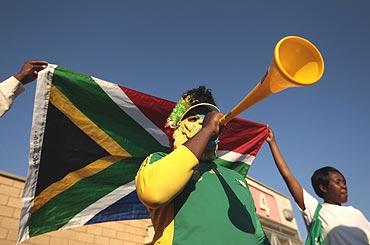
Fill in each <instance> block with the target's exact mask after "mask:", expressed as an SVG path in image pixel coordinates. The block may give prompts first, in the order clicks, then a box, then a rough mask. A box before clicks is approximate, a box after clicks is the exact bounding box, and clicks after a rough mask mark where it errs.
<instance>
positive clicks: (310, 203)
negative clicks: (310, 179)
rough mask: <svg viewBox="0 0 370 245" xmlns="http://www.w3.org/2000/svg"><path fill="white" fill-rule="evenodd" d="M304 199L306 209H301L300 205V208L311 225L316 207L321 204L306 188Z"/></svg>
mask: <svg viewBox="0 0 370 245" xmlns="http://www.w3.org/2000/svg"><path fill="white" fill-rule="evenodd" d="M303 201H304V206H305V210H302V209H300V208H299V206H298V208H299V209H300V210H301V212H302V214H303V217H304V218H305V220H306V223H307V225H309V224H311V221H312V219H313V216H314V214H315V211H316V207H317V205H318V204H319V202H318V201H317V199H316V198H314V197H313V196H311V195H310V194H309V193H308V192H307V191H306V190H305V189H303Z"/></svg>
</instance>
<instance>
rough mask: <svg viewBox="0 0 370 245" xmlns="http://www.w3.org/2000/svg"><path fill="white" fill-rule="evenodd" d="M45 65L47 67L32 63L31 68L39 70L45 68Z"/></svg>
mask: <svg viewBox="0 0 370 245" xmlns="http://www.w3.org/2000/svg"><path fill="white" fill-rule="evenodd" d="M46 67H47V65H32V70H34V71H41V70H43V69H45V68H46Z"/></svg>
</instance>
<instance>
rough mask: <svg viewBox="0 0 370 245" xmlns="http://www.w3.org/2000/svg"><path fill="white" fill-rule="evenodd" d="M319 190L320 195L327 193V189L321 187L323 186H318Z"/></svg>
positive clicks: (323, 186)
mask: <svg viewBox="0 0 370 245" xmlns="http://www.w3.org/2000/svg"><path fill="white" fill-rule="evenodd" d="M319 189H320V191H321V193H326V192H327V191H328V190H327V188H326V186H325V185H323V184H320V185H319Z"/></svg>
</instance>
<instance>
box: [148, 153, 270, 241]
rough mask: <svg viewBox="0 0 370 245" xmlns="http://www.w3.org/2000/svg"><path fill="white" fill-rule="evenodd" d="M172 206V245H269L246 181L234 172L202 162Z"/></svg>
mask: <svg viewBox="0 0 370 245" xmlns="http://www.w3.org/2000/svg"><path fill="white" fill-rule="evenodd" d="M165 155H166V154H165V153H154V154H152V156H151V159H150V162H151V163H153V162H155V161H157V160H159V159H160V158H161V157H164V156H165ZM154 164H155V163H154ZM173 204H174V213H175V217H174V237H173V244H189V245H190V244H191V245H197V244H215V245H217V244H220V245H224V244H233V245H238V244H269V241H268V239H267V237H266V235H265V233H264V231H263V229H262V226H261V224H260V222H259V219H258V216H257V214H256V208H255V206H254V201H253V198H252V195H251V193H250V191H249V188H248V185H247V182H246V179H245V178H244V177H243V176H242V175H240V174H239V173H237V172H235V171H233V170H230V169H227V168H225V167H223V166H220V165H217V164H215V163H213V162H211V163H200V164H199V167H198V168H197V169H196V170H195V172H194V174H193V177H192V178H191V180H190V181H189V182H188V183H187V184H186V186H185V188H184V190H183V191H182V192H181V193H180V194H179V195H178V196H176V198H175V199H174V200H173ZM216 214H217V215H216Z"/></svg>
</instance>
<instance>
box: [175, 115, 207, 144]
mask: <svg viewBox="0 0 370 245" xmlns="http://www.w3.org/2000/svg"><path fill="white" fill-rule="evenodd" d="M203 120H204V115H197V114H196V115H191V116H189V117H187V118H186V119H184V120H182V121H181V122H180V124H179V125H178V127H177V128H176V129H175V131H174V133H173V136H172V137H173V139H174V148H175V149H176V148H177V147H179V146H180V145H183V144H184V143H185V142H186V141H188V140H189V139H190V138H191V137H193V136H194V135H195V134H197V133H198V132H199V131H200V130H201V129H202V124H203Z"/></svg>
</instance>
